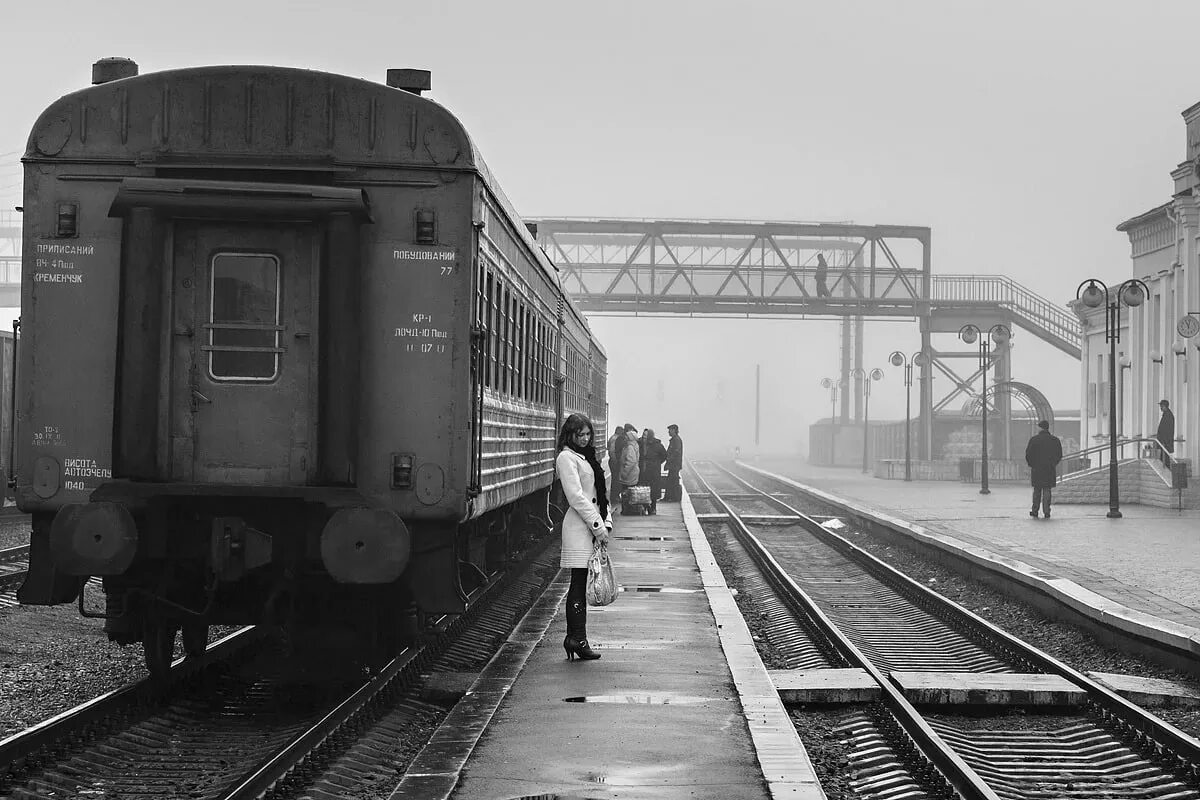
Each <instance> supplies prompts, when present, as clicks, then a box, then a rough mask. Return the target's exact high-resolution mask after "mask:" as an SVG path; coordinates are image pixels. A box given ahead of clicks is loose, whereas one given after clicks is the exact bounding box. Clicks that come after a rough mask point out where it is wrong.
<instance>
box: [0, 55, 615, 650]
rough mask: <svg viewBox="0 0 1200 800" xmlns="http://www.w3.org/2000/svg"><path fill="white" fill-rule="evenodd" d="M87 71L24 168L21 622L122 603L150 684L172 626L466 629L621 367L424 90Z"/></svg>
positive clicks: (121, 634)
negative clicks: (424, 621) (518, 522)
mask: <svg viewBox="0 0 1200 800" xmlns="http://www.w3.org/2000/svg"><path fill="white" fill-rule="evenodd" d="M94 76H95V77H94V82H95V83H97V85H96V86H94V87H92V88H89V89H85V90H82V91H79V92H76V93H74V94H71V95H67V96H66V97H63V98H61V99H60V100H59V101H57V102H56V103H54V104H52V105H51V106H50V107H49V108H48V109H47V110H46V111H45V112H44V113H43V114H42V115H41V117H40V118H39V120H38V121H37V123H36V125H35V127H34V129H33V131H32V133H31V136H30V140H29V147H28V151H27V153H26V156H25V158H24V163H25V195H24V207H23V208H24V252H23V261H24V274H23V286H22V337H21V341H20V352H19V396H18V401H17V405H18V409H19V419H18V426H19V432H18V438H17V458H16V467H17V480H16V483H17V485H16V495H17V500H18V505H19V506H20V508H21V509H22V510H24V511H26V512H28V513H30V514H32V518H33V534H32V539H31V545H32V547H31V563H30V576H29V579H28V580H27V581H26V584H25V585H24V586H23V587H22V589H21V592H20V595H19V597H20V600H21V602H23V603H26V604H54V603H64V602H72V601H74V600H76V598H77V597H79V596H80V592H81V586H82V580H83V578H84V577H85V576H102V577H103V579H104V585H105V592H106V598H107V601H106V606H105V610H104V612H103V614H104V615H105V616H106V617H107V621H106V630H108V631H109V635H110V637H111V638H113V639H115V640H117V641H122V642H127V643H128V642H135V641H143V642H144V644H145V646H146V649H147V658H148V660H150V661H151V663H152V666H153V665H154V662H155V661H156V660H157V661H158V662H159V665H160V666H161V662H162V660H163V657H164V655H163V654H164V653H169V651H170V644H171V643H172V642H173V641H174V636H175V631H176V629H178V628H182V631H183V634H184V644H185V647H187V649H189V651H195V650H197V649H198V648H200V647H202V644H203V640H204V638H205V635H206V630H207V627H206V626H207V625H208V624H210V623H234V622H273V621H279V622H286V621H294V620H297V619H300V620H305V621H308V622H312V623H330V624H332V625H334V626H336V627H339V628H341V629H361V631H362V632H365V633H366V634H367V635H368V636H371V637H374V638H379V637H381V636H383V637H384V638H386V637H388V636H391V635H393V633H394V632H395V631H396V630H397V628H398V627H404V626H405V624H406V622H411V621H412V619H413V618H415V617H416V616H417V615H418V613H419V612H424V613H426V614H433V613H442V612H454V611H458V610H461V609H462V608H463V606H464V601H465V599H466V597H467V594H468V592H469V591H470V590H471V589H472V588H473V587H475V586H477V585H479V584H480V583H481V582H482V581H484V580H485V579H486V576H487V575H488V574H489V571H490V570H491V568H493V567H494V566H495V564H496V563H497V562H500V561H502V560H503V558H504V557H505V555H506V553H505V552H504V550H505V541H506V537H507V534H508V532H509V530H508V527H509V526H508V523H509V522H510V520H511V518H512V517H513V516H514V515H513V514H512V511H513V509H514V508H521V507H522V506H523V505H525V506H528V507H530V508H536V507H537V505H538V501H540V500H541V498H544V495H545V492H546V489H547V487H548V486H549V484H550V481H551V479H552V465H551V461H552V458H553V433H554V427H555V425H556V424H557V422H558V420H559V419H560V418H561V415H562V414H563V413H567V412H569V411H571V410H589V411H592V413H593V414H595V415H597V416H602V415H601V414H598V413H597V412H598V411H600V410H602V409H603V403H602V398H601V399H600V401H599V402H597V398H595V397H589V395H590V394H591V393H590V392H589V391H586V389H585V388H584V387H583V386H582V385H581V387H580V390H579V391H577V392H575V393H573V395H568V393H567V392H566V391H565V390H566V389H568V388H570V383H571V381H572V380H575V381H576V382H579V383H581V384H583V383H587V382H589V381H594V380H595V378H594V377H593V374H592V373H593V372H594V373H595V374H597V375H599V376H600V377H599V382H600V385H601V391H602V386H603V372H604V367H603V352H602V351H599V350H598V349H597V348H598V346H596V345H594V344H593V343H592V341H591V335H590V332H589V331H588V330H587V326H586V322H584V321H583V318H582V316H580V315H579V314H578V313H576V312H575V311H574V309H572V308H571V307H570V306H569V304H566V305H565V313H563V310H564V304H563V299H562V297H561V292H560V290H559V287H558V286H557V278H556V277H555V272H554V268H553V265H551V264H550V263H549V261H548V259H546V258H545V256H544V255H543V254H541V253H540V251H539V249H538V248H537V247H536V245H535V244H534V243H533V240H532V239H531V237H530V236H529V235H528V234H527V233H526V231H525V230H524V229H523V226H522V225H521V223H520V221H519V220H518V219H517V218H516V217H515V215H514V214H513V213H512V212H511V209H509V208H508V205H507V202H506V201H505V200H504V198H503V195H502V193H500V191H499V189H498V188H495V187H494V184H493V183H492V181H491V179H490V176H488V174H487V170H486V167H485V166H484V165H483V163H482V161H481V160H479V158H478V155H477V153H476V151H475V150H474V148H473V146H472V144H471V142H470V139H469V138H468V136H467V134H466V132H465V131H464V130H463V128H462V126H461V125H460V124H459V123H458V121H457V120H456V119H455V118H454V117H453V116H452V115H451V114H449V113H448V112H447V111H446V110H445V109H443V108H442V107H441V106H439V105H438V104H436V103H434V102H431V101H429V100H427V99H425V98H422V97H420V96H419V94H420V90H421V89H427V88H428V73H422V72H419V71H412V70H400V71H395V73H394V74H393V73H392V72H389V84H390V85H389V86H385V85H382V84H376V83H372V82H368V81H364V80H359V79H353V78H347V77H343V76H337V75H332V74H326V73H318V72H312V71H306V70H296V69H284V68H269V67H205V68H195V69H183V70H175V71H169V72H162V73H151V74H147V75H140V76H139V75H137V72H136V66H134V65H133V64H132V62H128V61H126V60H122V59H113V60H106V61H104V62H98V63H97V64H96V66H95V68H94ZM489 292H490V294H489ZM556 312H557V319H556V317H555V313H556ZM489 322H490V323H491V325H490V326H489V324H488V323H489ZM535 323H540V327H539V325H538V324H535ZM568 329H570V333H571V334H572V335H565V334H567V333H568ZM534 333H536V334H537V336H534ZM518 334H519V335H518ZM539 337H540V338H539ZM570 340H575V341H576V342H577V346H574V347H567V346H566V345H567V343H568V342H569V341H570ZM534 341H536V342H537V345H536V346H534V344H533V343H534ZM522 348H523V349H522ZM539 348H540V349H539ZM572 350H582V352H583V354H584V356H583V358H582V359H579V358H576V360H575V362H574V364H573V366H572V363H571V355H570V352H569V351H572ZM533 351H536V354H537V355H538V358H536V359H533V358H532V356H534V355H535V352H533ZM595 362H599V363H595ZM572 370H575V371H577V372H578V373H579V374H578V375H573V374H572ZM585 371H586V373H587V377H586V378H585V377H582V375H583V373H584V372H585ZM532 372H537V375H538V380H539V381H541V382H542V383H543V384H547V385H549V387H550V388H549V390H544V389H541V388H539V386H540V384H539V386H535V385H534V381H532V380H530V378H529V374H531V373H532ZM530 441H535V442H537V444H536V445H534V446H533V447H530V446H529V445H528V444H527V443H528V442H530ZM529 515H530V516H532V517H536V516H537V515H536V512H530V514H529ZM80 607H81V610H82V609H83V604H82V602H81V604H80ZM400 609H404V610H405V612H404V613H400ZM167 658H168V660H169V656H167Z"/></svg>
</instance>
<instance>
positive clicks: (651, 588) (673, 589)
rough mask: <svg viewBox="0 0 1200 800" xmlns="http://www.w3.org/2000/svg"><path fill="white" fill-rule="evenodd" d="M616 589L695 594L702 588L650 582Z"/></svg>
mask: <svg viewBox="0 0 1200 800" xmlns="http://www.w3.org/2000/svg"><path fill="white" fill-rule="evenodd" d="M618 591H621V592H659V593H661V594H695V593H696V592H702V591H704V590H703V589H677V588H676V587H674V586H661V585H655V584H651V585H648V586H621V587H620V588H619V589H618Z"/></svg>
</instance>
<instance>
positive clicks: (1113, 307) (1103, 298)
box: [1075, 278, 1153, 519]
mask: <svg viewBox="0 0 1200 800" xmlns="http://www.w3.org/2000/svg"><path fill="white" fill-rule="evenodd" d="M1149 295H1150V288H1149V287H1148V286H1146V284H1145V283H1143V282H1142V281H1140V280H1138V279H1137V278H1130V279H1129V280H1127V281H1125V282H1124V283H1122V284H1121V285H1120V286H1118V287H1116V288H1115V289H1113V290H1112V291H1111V293H1110V290H1109V288H1108V286H1107V285H1105V283H1104V281H1101V280H1097V279H1096V278H1088V279H1087V280H1086V281H1084V282H1083V283H1081V284H1079V287H1078V288H1076V289H1075V299H1076V300H1078V301H1079V302H1081V303H1083V304H1084V305H1085V306H1087V307H1088V308H1099V307H1100V306H1105V313H1104V341H1106V342H1108V514H1107V516H1108V518H1109V519H1120V518H1121V516H1122V515H1121V499H1120V491H1119V489H1118V485H1117V416H1116V413H1115V412H1116V408H1117V343H1118V342H1120V341H1121V304H1122V303H1124V304H1125V305H1127V306H1129V307H1130V308H1137V307H1138V306H1140V305H1141V304H1142V303H1143V302H1145V300H1146V298H1147V297H1148V296H1149ZM1151 358H1152V359H1153V355H1152V356H1151Z"/></svg>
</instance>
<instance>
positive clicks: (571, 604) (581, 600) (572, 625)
mask: <svg viewBox="0 0 1200 800" xmlns="http://www.w3.org/2000/svg"><path fill="white" fill-rule="evenodd" d="M587 574H588V571H587V567H572V568H571V588H569V589H567V636H570V637H571V638H572V639H574V640H575V641H586V640H587Z"/></svg>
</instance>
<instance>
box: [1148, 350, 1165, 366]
mask: <svg viewBox="0 0 1200 800" xmlns="http://www.w3.org/2000/svg"><path fill="white" fill-rule="evenodd" d="M1150 360H1151V361H1153V362H1154V363H1155V364H1161V363H1163V357H1162V353H1160V352H1158V351H1157V350H1151V351H1150Z"/></svg>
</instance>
